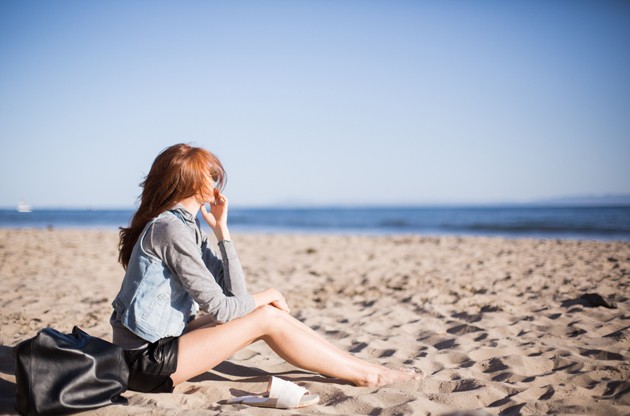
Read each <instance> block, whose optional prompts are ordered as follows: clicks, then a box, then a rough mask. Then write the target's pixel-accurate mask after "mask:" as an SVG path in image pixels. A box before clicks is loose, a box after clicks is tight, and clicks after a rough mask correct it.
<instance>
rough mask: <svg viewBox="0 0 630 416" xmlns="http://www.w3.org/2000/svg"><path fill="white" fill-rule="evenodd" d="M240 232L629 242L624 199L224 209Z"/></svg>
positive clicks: (115, 220)
mask: <svg viewBox="0 0 630 416" xmlns="http://www.w3.org/2000/svg"><path fill="white" fill-rule="evenodd" d="M133 213H134V211H133V210H132V209H116V210H112V209H33V210H32V212H18V211H17V210H16V209H0V228H92V229H105V230H117V229H118V228H119V227H124V226H127V225H128V223H129V220H130V219H131V216H132V215H133ZM229 223H230V229H231V230H232V231H233V232H244V233H309V234H360V235H392V234H393V235H401V234H416V235H432V236H441V235H458V236H498V237H507V238H542V239H586V240H606V241H611V240H621V241H630V205H628V206H555V205H554V206H544V205H537V206H530V205H508V206H441V207H440V206H404V207H393V206H392V207H313V208H307V207H298V208H240V207H234V208H230V214H229Z"/></svg>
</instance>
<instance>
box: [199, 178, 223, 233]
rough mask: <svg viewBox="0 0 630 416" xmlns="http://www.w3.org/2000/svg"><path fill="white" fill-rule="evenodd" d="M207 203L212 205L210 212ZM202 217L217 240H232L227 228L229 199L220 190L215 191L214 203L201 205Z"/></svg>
mask: <svg viewBox="0 0 630 416" xmlns="http://www.w3.org/2000/svg"><path fill="white" fill-rule="evenodd" d="M206 203H210V211H208V209H207V208H206ZM201 216H202V217H203V219H204V220H205V221H206V223H207V224H208V225H209V226H210V228H212V231H214V234H215V235H216V237H217V240H219V241H222V240H229V239H230V233H229V231H228V228H227V217H228V199H227V198H226V197H225V195H223V194H221V192H219V190H218V189H215V190H214V200H213V201H205V202H204V203H203V204H201Z"/></svg>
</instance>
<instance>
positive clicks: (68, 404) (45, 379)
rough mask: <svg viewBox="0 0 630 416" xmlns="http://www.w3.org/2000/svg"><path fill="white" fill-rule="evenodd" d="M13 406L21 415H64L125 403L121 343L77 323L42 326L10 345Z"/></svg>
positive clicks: (126, 373)
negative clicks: (67, 328)
mask: <svg viewBox="0 0 630 416" xmlns="http://www.w3.org/2000/svg"><path fill="white" fill-rule="evenodd" d="M13 353H14V355H15V381H16V385H17V393H16V398H15V407H16V409H17V410H18V411H19V412H20V413H21V414H23V415H40V414H56V415H58V414H68V413H74V412H79V411H83V410H88V409H94V408H97V407H101V406H106V405H109V404H113V403H126V399H125V398H123V397H121V396H120V394H121V393H123V392H125V390H127V381H128V379H129V367H128V366H127V363H126V362H125V357H124V354H123V350H122V348H120V347H119V346H117V345H114V344H112V343H110V342H107V341H105V340H102V339H100V338H97V337H93V336H91V335H88V334H87V333H85V332H83V331H82V330H81V329H79V328H78V327H76V326H75V327H74V328H73V329H72V333H70V334H63V333H60V332H59V331H57V330H55V329H52V328H45V329H42V330H41V331H39V333H38V334H37V335H36V336H35V337H33V338H30V339H27V340H26V341H22V342H21V343H19V344H18V345H16V346H15V348H14V350H13Z"/></svg>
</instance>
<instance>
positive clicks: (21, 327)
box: [0, 229, 630, 415]
mask: <svg viewBox="0 0 630 416" xmlns="http://www.w3.org/2000/svg"><path fill="white" fill-rule="evenodd" d="M233 237H234V241H235V244H236V246H237V249H238V251H239V253H240V257H241V261H242V263H243V265H244V268H245V271H246V274H247V276H248V282H249V287H250V289H251V290H252V291H257V290H261V289H264V288H267V287H277V288H279V289H280V290H282V291H283V292H284V293H285V295H286V297H287V300H288V302H289V304H290V305H291V306H292V309H293V314H294V315H295V316H296V317H297V318H299V319H300V320H302V321H304V322H305V323H306V324H308V325H309V326H311V327H313V328H314V329H316V330H317V331H319V332H320V333H322V334H323V335H325V336H326V337H327V338H328V339H330V340H331V341H332V342H333V343H335V344H336V345H338V346H339V347H341V348H343V349H345V350H348V351H351V352H352V353H353V354H356V355H357V356H359V357H361V358H364V359H366V360H370V361H373V362H379V363H383V364H385V365H387V366H391V367H401V366H409V367H416V368H419V369H421V370H422V371H424V372H425V373H426V374H427V375H428V376H427V378H426V379H425V380H422V381H413V382H409V383H404V384H397V385H391V386H387V387H382V388H363V387H354V386H352V385H349V384H346V383H343V382H340V381H338V380H335V379H330V378H326V377H322V376H319V375H316V374H311V373H308V372H304V371H300V370H298V369H296V368H294V367H292V366H291V365H289V364H286V363H285V362H283V360H281V359H280V358H278V357H277V356H276V355H275V354H274V353H273V352H271V350H269V348H268V347H267V346H266V345H265V344H263V343H256V344H254V345H251V346H250V347H248V348H246V349H244V350H243V351H240V352H238V353H237V354H235V355H234V356H233V357H231V358H230V359H229V360H228V361H226V362H224V363H222V364H221V365H219V366H218V367H217V368H215V369H213V370H211V371H208V372H207V373H206V374H204V375H202V376H199V377H197V378H196V379H194V380H192V381H190V382H186V383H183V384H182V385H180V386H177V387H176V389H175V392H174V393H173V394H140V393H135V392H127V393H125V394H124V396H125V397H126V398H128V402H129V403H128V405H126V406H121V405H114V406H108V407H105V408H101V409H98V410H95V411H92V412H87V413H86V414H98V415H127V414H137V415H138V414H157V415H174V414H193V415H215V414H226V415H245V414H247V415H276V414H298V413H299V414H334V415H340V414H344V415H401V414H405V415H407V414H414V415H455V414H479V415H486V414H489V415H518V414H522V415H545V414H553V415H559V414H571V415H627V414H630V382H629V381H628V380H630V337H629V334H630V299H629V298H630V243H627V242H593V241H571V240H534V239H523V240H520V239H513V240H511V239H501V238H481V237H475V238H473V237H470V238H458V237H424V236H379V237H367V236H329V235H322V236H316V235H307V236H303V235H290V234H287V235H262V234H260V235H242V234H236V235H234V236H233ZM116 247H117V233H116V232H115V231H96V230H89V231H87V230H10V229H2V230H0V279H1V281H2V289H3V290H2V292H0V305H1V307H2V308H1V310H0V413H7V414H14V413H15V411H14V410H13V401H14V395H15V376H14V364H13V357H12V346H14V345H15V344H16V343H18V342H19V341H21V340H24V339H27V338H29V337H32V336H34V335H35V334H36V332H37V331H38V330H39V329H41V328H44V327H46V326H51V327H54V328H56V329H58V330H60V331H63V332H69V331H71V329H72V327H73V326H74V325H78V326H79V327H81V328H83V329H84V330H85V331H87V332H89V333H91V334H92V335H96V336H99V337H102V338H105V339H108V340H109V339H111V334H110V328H109V324H108V318H109V315H110V313H111V307H110V302H111V300H112V299H113V297H114V296H115V294H116V293H117V290H118V288H119V285H120V281H121V278H122V268H121V267H120V266H119V265H118V264H117V249H116ZM587 293H595V294H599V295H601V296H602V297H603V299H604V300H605V301H607V302H608V303H609V304H614V305H616V308H606V307H604V306H597V307H594V306H593V305H592V304H591V303H589V301H588V299H586V298H581V296H582V295H585V294H587ZM270 374H274V375H278V376H280V377H282V378H285V379H288V380H292V381H295V382H298V383H300V384H303V385H305V386H306V387H307V388H308V389H310V391H311V392H313V393H316V394H319V395H320V396H321V402H320V404H319V405H316V406H312V407H308V408H305V409H301V410H299V411H295V410H285V411H281V410H271V409H258V408H252V407H247V406H244V405H228V404H226V403H225V401H226V400H227V399H230V398H232V397H233V396H235V395H241V394H243V392H254V393H256V392H262V391H264V389H265V384H266V381H267V379H268V376H269V375H270ZM475 410H477V412H474V411H475Z"/></svg>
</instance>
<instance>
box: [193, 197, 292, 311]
mask: <svg viewBox="0 0 630 416" xmlns="http://www.w3.org/2000/svg"><path fill="white" fill-rule="evenodd" d="M201 215H202V216H203V219H204V220H205V221H206V223H207V224H208V225H209V226H210V228H211V229H212V231H214V235H215V236H216V238H217V240H218V241H219V242H222V241H223V242H224V248H225V249H226V250H225V251H227V249H228V247H226V244H225V243H228V242H227V241H226V240H230V231H229V230H228V226H227V217H228V199H227V198H226V197H225V195H223V194H221V193H220V192H219V190H218V189H215V190H214V201H212V203H211V204H210V211H208V209H207V208H206V204H202V205H201ZM228 244H230V245H231V244H232V242H231V241H229V243H228ZM230 248H231V249H233V246H232V247H230ZM224 254H228V253H222V255H224ZM229 257H230V256H229V255H228V259H227V261H228V262H229V261H230V259H229ZM234 258H236V261H238V257H237V256H236V252H235V251H234ZM235 266H236V265H235ZM237 266H238V268H239V269H240V268H241V265H240V262H239V263H238V265H237ZM225 270H226V269H225V267H224V272H225ZM228 270H230V268H229V267H228ZM241 271H242V269H241ZM226 280H229V278H228V279H226ZM243 287H245V283H244V281H243ZM252 296H253V298H254V303H255V305H256V306H255V307H256V308H257V307H259V306H262V305H272V306H274V307H276V308H278V309H280V310H283V311H285V312H289V306H288V305H287V302H286V300H285V299H284V296H283V295H282V293H280V291H278V290H276V289H273V288H271V289H267V290H264V291H262V292H258V293H256V294H254V295H252Z"/></svg>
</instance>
